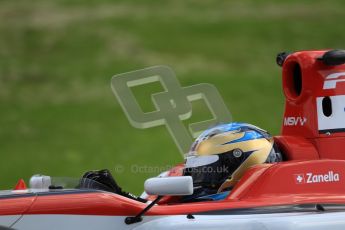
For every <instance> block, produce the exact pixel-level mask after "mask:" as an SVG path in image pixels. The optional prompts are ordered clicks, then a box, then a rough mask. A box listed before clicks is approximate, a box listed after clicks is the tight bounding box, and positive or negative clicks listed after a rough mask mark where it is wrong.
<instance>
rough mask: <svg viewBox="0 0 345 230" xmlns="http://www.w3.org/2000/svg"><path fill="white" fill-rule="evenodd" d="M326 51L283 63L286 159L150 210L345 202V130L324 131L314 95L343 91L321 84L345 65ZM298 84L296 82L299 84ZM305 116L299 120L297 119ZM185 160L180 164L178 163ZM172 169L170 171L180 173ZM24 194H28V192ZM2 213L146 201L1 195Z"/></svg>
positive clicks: (85, 210)
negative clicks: (215, 195)
mask: <svg viewBox="0 0 345 230" xmlns="http://www.w3.org/2000/svg"><path fill="white" fill-rule="evenodd" d="M324 53H325V51H303V52H297V53H293V54H291V55H289V56H288V57H287V59H286V60H285V63H284V65H283V89H284V94H285V97H286V102H285V114H284V121H283V127H282V133H281V136H277V137H275V141H276V143H277V144H278V145H279V147H280V148H281V150H282V152H283V154H284V157H285V159H286V161H285V162H283V163H278V164H263V165H257V166H255V167H252V168H250V169H249V170H248V171H247V172H246V173H245V175H244V176H243V178H242V179H241V181H240V182H239V183H238V184H237V185H236V186H235V188H234V189H233V190H232V192H231V193H230V194H229V196H228V197H227V198H226V199H225V200H222V201H207V202H198V203H182V204H181V203H176V202H173V200H174V199H172V198H166V199H165V200H162V201H161V202H160V204H159V205H156V206H154V207H153V208H152V209H150V210H149V211H148V212H147V214H146V215H177V214H188V213H202V212H209V211H217V210H227V209H247V208H255V207H267V206H278V205H296V204H319V203H322V204H333V203H334V204H345V160H344V159H345V152H344V149H345V148H344V147H345V135H344V132H335V133H331V134H329V133H328V134H324V133H320V130H319V126H318V117H317V116H318V115H317V105H316V99H317V98H318V97H325V96H334V95H345V82H344V83H342V82H338V83H337V85H336V88H334V89H326V90H324V89H323V85H324V82H325V77H326V76H329V75H330V74H332V73H336V72H343V71H345V65H338V66H326V65H325V64H323V63H322V62H321V61H318V60H317V58H318V57H320V56H322V55H323V54H324ZM296 64H298V65H299V66H300V69H301V80H302V84H301V89H300V92H299V89H297V92H296V89H294V87H296V85H295V83H294V82H293V80H292V79H293V78H292V77H291V76H292V75H293V73H294V71H296V70H294V68H296V66H295V65H296ZM297 87H298V86H297ZM290 117H292V118H298V117H300V118H301V119H300V120H298V119H297V122H295V121H296V119H295V120H294V119H290ZM181 167H182V166H181V165H180V166H177V169H179V168H181ZM180 172H181V171H180V170H176V169H175V170H174V171H172V172H171V175H179V174H180ZM24 195H25V194H24ZM0 202H1V204H0V215H14V214H17V215H18V214H79V215H114V216H133V215H135V214H137V213H139V212H140V211H141V210H142V209H143V208H144V207H145V206H146V204H143V203H140V202H137V201H134V200H131V199H128V198H125V197H122V196H119V195H117V194H112V193H108V192H102V191H90V192H80V193H78V192H76V193H61V194H54V192H52V193H49V194H44V195H39V194H31V195H30V194H26V196H24V197H17V198H15V197H8V198H1V199H0Z"/></svg>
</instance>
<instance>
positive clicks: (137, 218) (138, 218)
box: [125, 196, 163, 225]
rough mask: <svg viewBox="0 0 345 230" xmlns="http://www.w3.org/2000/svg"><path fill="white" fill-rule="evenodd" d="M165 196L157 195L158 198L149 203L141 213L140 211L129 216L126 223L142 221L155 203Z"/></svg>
mask: <svg viewBox="0 0 345 230" xmlns="http://www.w3.org/2000/svg"><path fill="white" fill-rule="evenodd" d="M162 198H163V196H157V198H156V199H155V200H154V201H152V202H151V203H150V204H149V205H147V206H146V207H145V208H144V209H143V210H142V211H141V212H140V213H138V214H137V215H136V216H128V217H126V219H125V223H126V224H127V225H129V224H134V223H138V222H141V221H142V220H143V218H142V216H143V215H144V214H145V213H146V212H147V211H148V210H150V209H151V208H152V207H153V206H154V205H155V204H157V203H158V202H159V201H160V200H161V199H162Z"/></svg>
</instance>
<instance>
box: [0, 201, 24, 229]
mask: <svg viewBox="0 0 345 230" xmlns="http://www.w3.org/2000/svg"><path fill="white" fill-rule="evenodd" d="M0 206H1V204H0ZM20 217H21V215H6V216H0V226H4V227H11V226H12V225H13V224H14V223H15V222H16V221H17V220H18V219H19V218H20Z"/></svg>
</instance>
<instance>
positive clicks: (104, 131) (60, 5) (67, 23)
mask: <svg viewBox="0 0 345 230" xmlns="http://www.w3.org/2000/svg"><path fill="white" fill-rule="evenodd" d="M344 8H345V2H344V1H340V0H339V1H324V0H314V1H307V0H305V1H297V0H296V1H279V2H278V1H268V0H265V1H257V0H252V1H249V0H244V1H211V0H194V1H187V0H176V1H153V0H145V1H134V0H133V1H110V0H97V1H96V0H87V1H86V0H83V1H81V0H56V1H48V0H33V1H28V0H15V1H14V0H0V188H1V189H5V188H12V187H13V185H14V184H15V183H16V181H17V179H19V178H24V179H26V180H28V178H30V176H31V175H32V174H35V173H42V174H47V175H52V176H73V177H79V176H81V175H82V174H83V172H84V171H87V170H90V169H100V168H109V169H110V170H111V171H112V172H113V173H114V174H115V177H116V178H117V180H118V181H119V183H120V184H121V185H122V186H123V187H124V188H125V189H126V190H129V191H132V192H134V193H137V194H138V193H140V192H141V190H142V188H143V182H144V180H145V179H146V178H148V177H150V176H154V175H155V174H156V173H152V172H151V173H149V172H147V173H133V172H131V170H130V169H131V165H133V164H135V165H138V166H144V165H147V166H162V167H164V166H166V165H173V164H176V163H178V162H180V161H181V160H182V159H181V156H180V154H179V152H178V150H177V148H176V146H175V145H174V143H173V141H172V139H171V137H170V135H169V134H168V132H167V130H166V128H165V127H157V128H151V129H147V130H139V129H135V128H133V127H131V126H130V124H129V122H128V120H127V118H126V117H125V115H124V113H123V111H122V109H121V108H120V106H119V104H118V102H117V101H116V98H115V97H114V95H113V94H112V92H111V89H110V78H111V77H112V76H113V75H114V74H118V73H122V72H126V71H130V70H135V69H140V68H143V67H148V66H152V65H159V64H165V65H169V66H171V67H172V68H173V69H174V70H175V72H176V75H177V77H178V79H179V81H180V82H181V84H182V85H183V86H189V85H192V84H197V83H202V82H208V83H211V84H213V85H215V86H216V87H217V88H218V89H219V91H220V93H221V95H222V96H223V98H224V100H225V102H226V104H227V106H228V107H229V108H230V111H231V113H232V115H233V118H234V120H236V121H246V122H249V123H254V124H256V125H258V126H260V127H262V128H265V129H267V130H269V131H271V132H272V133H273V134H279V130H280V125H281V121H282V112H283V105H284V101H283V99H284V98H283V94H282V90H281V69H280V68H279V67H278V66H277V65H276V64H275V56H276V54H277V53H278V52H280V51H285V50H292V51H294V50H302V49H322V48H344V47H345V45H344V41H345V29H344V23H343V21H344V16H345V13H344ZM160 89H161V86H160V85H158V84H151V85H148V86H145V87H138V88H136V89H134V91H135V94H136V95H137V96H138V97H139V101H140V104H141V106H142V108H143V110H144V111H150V110H151V109H152V108H153V106H152V102H151V101H150V95H151V94H152V93H153V92H158V91H159V90H160ZM193 107H194V108H195V111H194V113H193V118H192V119H191V121H198V120H203V119H205V118H208V116H209V114H208V113H209V112H208V111H207V110H206V109H205V108H203V104H202V103H195V104H193ZM118 165H122V166H123V167H124V171H123V172H116V167H117V166H118Z"/></svg>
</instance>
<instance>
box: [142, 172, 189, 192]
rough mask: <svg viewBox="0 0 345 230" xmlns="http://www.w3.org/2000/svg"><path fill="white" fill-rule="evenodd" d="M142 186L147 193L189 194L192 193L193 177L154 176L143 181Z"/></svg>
mask: <svg viewBox="0 0 345 230" xmlns="http://www.w3.org/2000/svg"><path fill="white" fill-rule="evenodd" d="M144 188H145V192H146V193H147V194H149V195H158V196H184V195H191V194H193V179H192V177H191V176H177V177H154V178H150V179H147V180H146V181H145V184H144Z"/></svg>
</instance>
